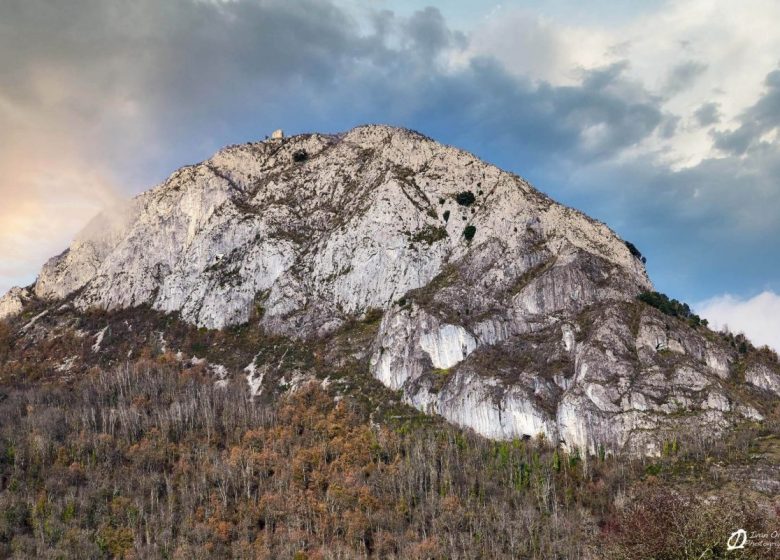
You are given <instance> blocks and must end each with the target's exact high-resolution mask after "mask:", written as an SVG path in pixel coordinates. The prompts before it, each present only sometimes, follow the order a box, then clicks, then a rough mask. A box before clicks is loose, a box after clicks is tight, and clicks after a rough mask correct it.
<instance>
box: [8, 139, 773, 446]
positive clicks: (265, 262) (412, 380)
mask: <svg viewBox="0 0 780 560" xmlns="http://www.w3.org/2000/svg"><path fill="white" fill-rule="evenodd" d="M277 136H278V135H277ZM652 289H653V288H652V284H651V282H650V280H649V278H648V277H647V273H646V271H645V268H644V264H643V259H642V258H641V255H640V254H639V253H638V251H637V250H636V249H635V248H634V247H633V245H631V244H630V243H626V242H624V241H623V240H621V239H620V238H619V237H618V236H617V235H616V234H615V233H614V232H613V231H611V230H610V229H609V228H608V227H607V226H606V225H604V224H602V223H600V222H597V221H595V220H593V219H591V218H588V217H587V216H585V215H583V214H582V213H580V212H577V211H575V210H573V209H570V208H567V207H565V206H562V205H560V204H557V203H555V202H554V201H552V200H551V199H550V198H548V197H547V196H545V195H544V194H542V193H540V192H539V191H537V190H536V189H534V188H533V187H532V186H531V185H529V184H528V183H527V182H526V181H524V180H523V179H521V178H519V177H517V176H514V175H512V174H510V173H507V172H504V171H502V170H500V169H498V168H496V167H495V166H492V165H489V164H487V163H485V162H483V161H480V160H479V159H477V158H476V157H474V156H473V155H471V154H469V153H466V152H464V151H461V150H458V149H455V148H452V147H448V146H443V145H441V144H438V143H436V142H435V141H433V140H431V139H429V138H426V137H424V136H422V135H420V134H418V133H415V132H412V131H409V130H403V129H398V128H391V127H387V126H362V127H358V128H355V129H353V130H351V131H349V132H347V133H344V134H337V135H322V134H307V135H299V136H294V137H291V138H282V137H275V138H273V139H270V140H268V141H266V142H259V143H251V144H245V145H240V146H230V147H228V148H225V149H223V150H221V151H220V152H218V153H217V154H216V155H214V156H213V157H212V158H211V159H209V160H207V161H205V162H203V163H200V164H197V165H193V166H188V167H184V168H182V169H180V170H178V171H176V172H175V173H174V174H173V175H171V176H170V177H169V178H168V180H166V181H165V182H164V183H163V184H161V185H159V186H158V187H156V188H154V189H152V190H150V191H148V192H146V193H144V194H142V195H140V196H138V197H136V198H135V199H133V200H132V201H130V202H129V203H128V204H127V205H125V206H124V207H122V208H118V209H115V210H113V211H111V212H106V213H104V214H102V215H100V216H98V217H97V218H95V220H93V221H92V223H90V224H89V225H88V226H87V228H86V229H85V230H84V231H83V232H82V233H81V234H79V236H78V237H77V239H76V240H75V241H74V243H73V244H72V246H71V247H70V248H69V249H68V250H67V251H65V252H64V253H62V254H61V255H59V256H57V257H54V258H53V259H51V260H50V261H49V262H48V263H47V264H46V265H45V266H44V267H43V270H42V271H41V273H40V276H39V277H38V279H37V281H36V282H35V284H34V285H33V286H32V287H30V288H29V289H14V290H13V291H12V292H9V294H7V295H6V296H5V297H3V298H2V299H0V317H2V316H6V317H11V316H14V315H18V314H19V313H21V312H22V311H23V310H24V309H25V306H26V305H28V302H30V301H37V302H43V303H44V304H45V305H48V306H49V307H50V308H51V309H61V308H62V307H63V304H64V305H65V308H67V309H69V310H71V311H72V312H75V313H79V312H86V311H87V310H91V309H95V308H98V309H104V310H109V311H111V310H121V309H128V308H135V307H138V306H146V307H150V308H152V309H154V310H157V311H159V312H164V313H175V314H178V316H180V317H181V318H182V319H183V320H184V321H186V322H188V323H191V324H192V325H195V326H197V327H205V328H207V329H224V328H227V327H231V326H236V325H243V324H247V323H250V324H254V325H258V326H259V327H261V328H262V329H263V332H267V333H269V336H271V335H272V336H284V337H288V338H292V339H297V340H302V341H307V340H315V339H320V338H322V337H325V336H328V334H329V333H333V332H335V331H336V330H338V329H339V328H342V327H343V326H344V325H346V324H349V323H350V321H354V320H356V319H358V320H359V319H364V318H366V317H377V318H378V317H381V321H380V322H378V328H377V330H376V333H375V336H374V337H373V341H372V342H371V343H370V345H369V347H368V348H366V349H365V356H364V358H365V359H364V365H365V370H366V375H368V374H369V373H370V374H371V375H372V376H373V377H375V378H376V379H378V380H379V381H381V382H382V383H383V384H384V385H386V386H387V387H389V388H390V389H393V390H398V391H401V393H402V394H403V399H404V400H405V401H406V402H407V403H409V404H412V405H413V406H415V407H416V408H418V409H420V410H422V411H424V412H427V413H433V414H440V415H442V416H443V417H444V418H446V419H447V420H449V421H451V422H453V423H456V424H458V425H461V426H466V427H470V428H473V429H474V430H476V431H477V432H479V433H480V434H482V435H485V436H488V437H491V438H497V439H512V438H521V437H533V436H537V435H539V434H543V435H544V437H545V438H547V439H549V440H550V441H552V442H561V443H562V444H563V445H564V446H566V447H567V448H569V449H574V448H577V449H582V450H583V451H586V452H589V453H597V452H604V451H605V450H606V451H618V450H628V451H630V452H632V453H639V454H655V453H659V452H660V449H661V446H662V445H663V442H664V441H667V440H668V438H670V437H674V436H673V434H676V433H679V432H680V431H681V430H689V429H694V430H700V431H701V432H702V433H706V434H710V435H712V434H717V433H719V432H721V431H723V430H726V429H728V428H729V427H731V426H734V425H735V424H737V423H739V422H741V421H744V420H745V419H748V420H760V419H761V418H762V415H763V414H764V413H765V412H766V406H769V405H767V404H766V402H767V399H768V398H771V397H772V395H777V394H780V376H779V375H778V368H777V365H776V363H774V362H772V360H770V359H764V358H763V357H760V356H759V357H756V358H754V359H746V358H745V357H744V356H742V355H741V353H740V351H739V349H738V348H735V347H734V345H733V340H731V341H729V340H727V339H725V338H724V337H722V336H721V335H718V334H716V333H712V332H710V331H708V330H707V329H706V328H705V327H703V326H700V325H695V324H690V322H689V321H686V320H685V318H684V317H683V318H680V317H674V316H670V315H668V314H664V313H662V311H660V310H658V309H656V308H654V307H652V306H650V305H646V304H645V303H642V302H640V301H638V300H637V297H638V296H639V295H640V294H644V293H649V292H652ZM46 302H48V303H46ZM36 320H37V316H36V317H34V318H32V319H31V321H32V322H35V321H36ZM29 327H30V322H29V321H26V322H25V324H24V325H20V328H21V329H25V332H28V331H29ZM95 336H97V334H95ZM100 340H102V337H100ZM97 345H98V347H99V346H100V341H98V342H97ZM258 371H260V370H259V369H256V367H255V363H254V361H253V362H252V364H250V367H248V368H247V373H248V375H247V376H248V379H249V382H250V387H251V388H252V390H253V391H254V392H259V391H261V390H262V389H263V384H264V383H268V382H269V381H268V379H265V380H264V378H263V376H262V374H261V373H258ZM303 373H305V372H303Z"/></svg>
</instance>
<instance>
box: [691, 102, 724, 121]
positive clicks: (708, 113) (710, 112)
mask: <svg viewBox="0 0 780 560" xmlns="http://www.w3.org/2000/svg"><path fill="white" fill-rule="evenodd" d="M693 116H694V118H695V119H696V122H698V123H699V126H710V125H713V124H717V123H719V122H720V103H716V102H714V101H709V102H707V103H703V104H702V105H701V106H700V107H699V108H698V109H696V111H694V113H693Z"/></svg>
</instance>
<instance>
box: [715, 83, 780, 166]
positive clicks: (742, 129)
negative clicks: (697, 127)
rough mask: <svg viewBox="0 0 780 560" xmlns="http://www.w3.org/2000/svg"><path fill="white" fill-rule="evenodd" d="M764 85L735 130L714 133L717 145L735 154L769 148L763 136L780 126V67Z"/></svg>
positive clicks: (724, 150) (720, 148)
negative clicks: (763, 88)
mask: <svg viewBox="0 0 780 560" xmlns="http://www.w3.org/2000/svg"><path fill="white" fill-rule="evenodd" d="M764 86H765V91H764V94H763V95H762V97H761V98H760V99H759V100H758V101H757V102H756V103H755V104H754V105H753V106H752V107H750V108H748V109H747V110H746V111H745V112H744V113H743V114H742V115H741V116H740V119H739V120H740V123H741V124H740V125H739V126H738V127H737V128H736V129H733V130H726V131H714V132H713V133H712V136H713V140H714V145H715V147H716V148H718V149H719V150H722V151H723V152H726V153H730V154H735V155H742V154H745V153H746V152H748V151H750V150H753V149H765V148H766V146H763V145H762V144H765V142H761V137H762V136H763V135H765V134H766V133H768V132H771V131H773V130H775V129H777V128H778V127H780V70H774V71H772V72H770V73H769V74H767V77H766V79H765V80H764Z"/></svg>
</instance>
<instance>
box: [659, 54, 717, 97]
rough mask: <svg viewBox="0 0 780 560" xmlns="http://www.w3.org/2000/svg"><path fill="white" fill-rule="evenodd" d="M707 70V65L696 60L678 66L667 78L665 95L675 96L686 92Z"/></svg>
mask: <svg viewBox="0 0 780 560" xmlns="http://www.w3.org/2000/svg"><path fill="white" fill-rule="evenodd" d="M706 70H707V65H706V64H704V63H702V62H698V61H695V60H689V61H687V62H683V63H681V64H678V65H677V66H675V67H674V68H672V70H671V71H670V72H669V75H668V76H667V77H666V85H665V87H664V90H665V93H667V94H671V95H674V94H676V93H680V92H681V91H685V90H686V89H688V88H689V87H690V86H691V85H693V83H694V82H695V81H696V78H698V77H699V76H701V75H702V74H703V73H704V72H705V71H706Z"/></svg>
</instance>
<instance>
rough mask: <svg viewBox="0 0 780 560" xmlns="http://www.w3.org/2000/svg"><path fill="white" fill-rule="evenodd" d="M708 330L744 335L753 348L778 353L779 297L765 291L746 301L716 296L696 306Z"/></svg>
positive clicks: (779, 337)
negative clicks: (705, 320)
mask: <svg viewBox="0 0 780 560" xmlns="http://www.w3.org/2000/svg"><path fill="white" fill-rule="evenodd" d="M696 311H697V313H699V315H701V316H703V317H705V318H707V320H708V321H709V322H710V327H713V328H715V329H723V328H725V327H728V329H729V331H731V332H733V333H739V332H742V333H744V334H745V335H746V336H747V337H748V338H749V339H750V340H751V341H752V342H753V344H754V345H756V346H764V345H767V346H770V347H772V348H774V349H775V350H777V351H779V352H780V295H778V294H776V293H774V292H770V291H765V292H762V293H760V294H758V295H757V296H755V297H752V298H749V299H740V298H737V297H734V296H732V295H728V294H726V295H723V296H718V297H715V298H712V299H709V300H707V301H704V302H702V303H700V304H699V305H697V306H696Z"/></svg>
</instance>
